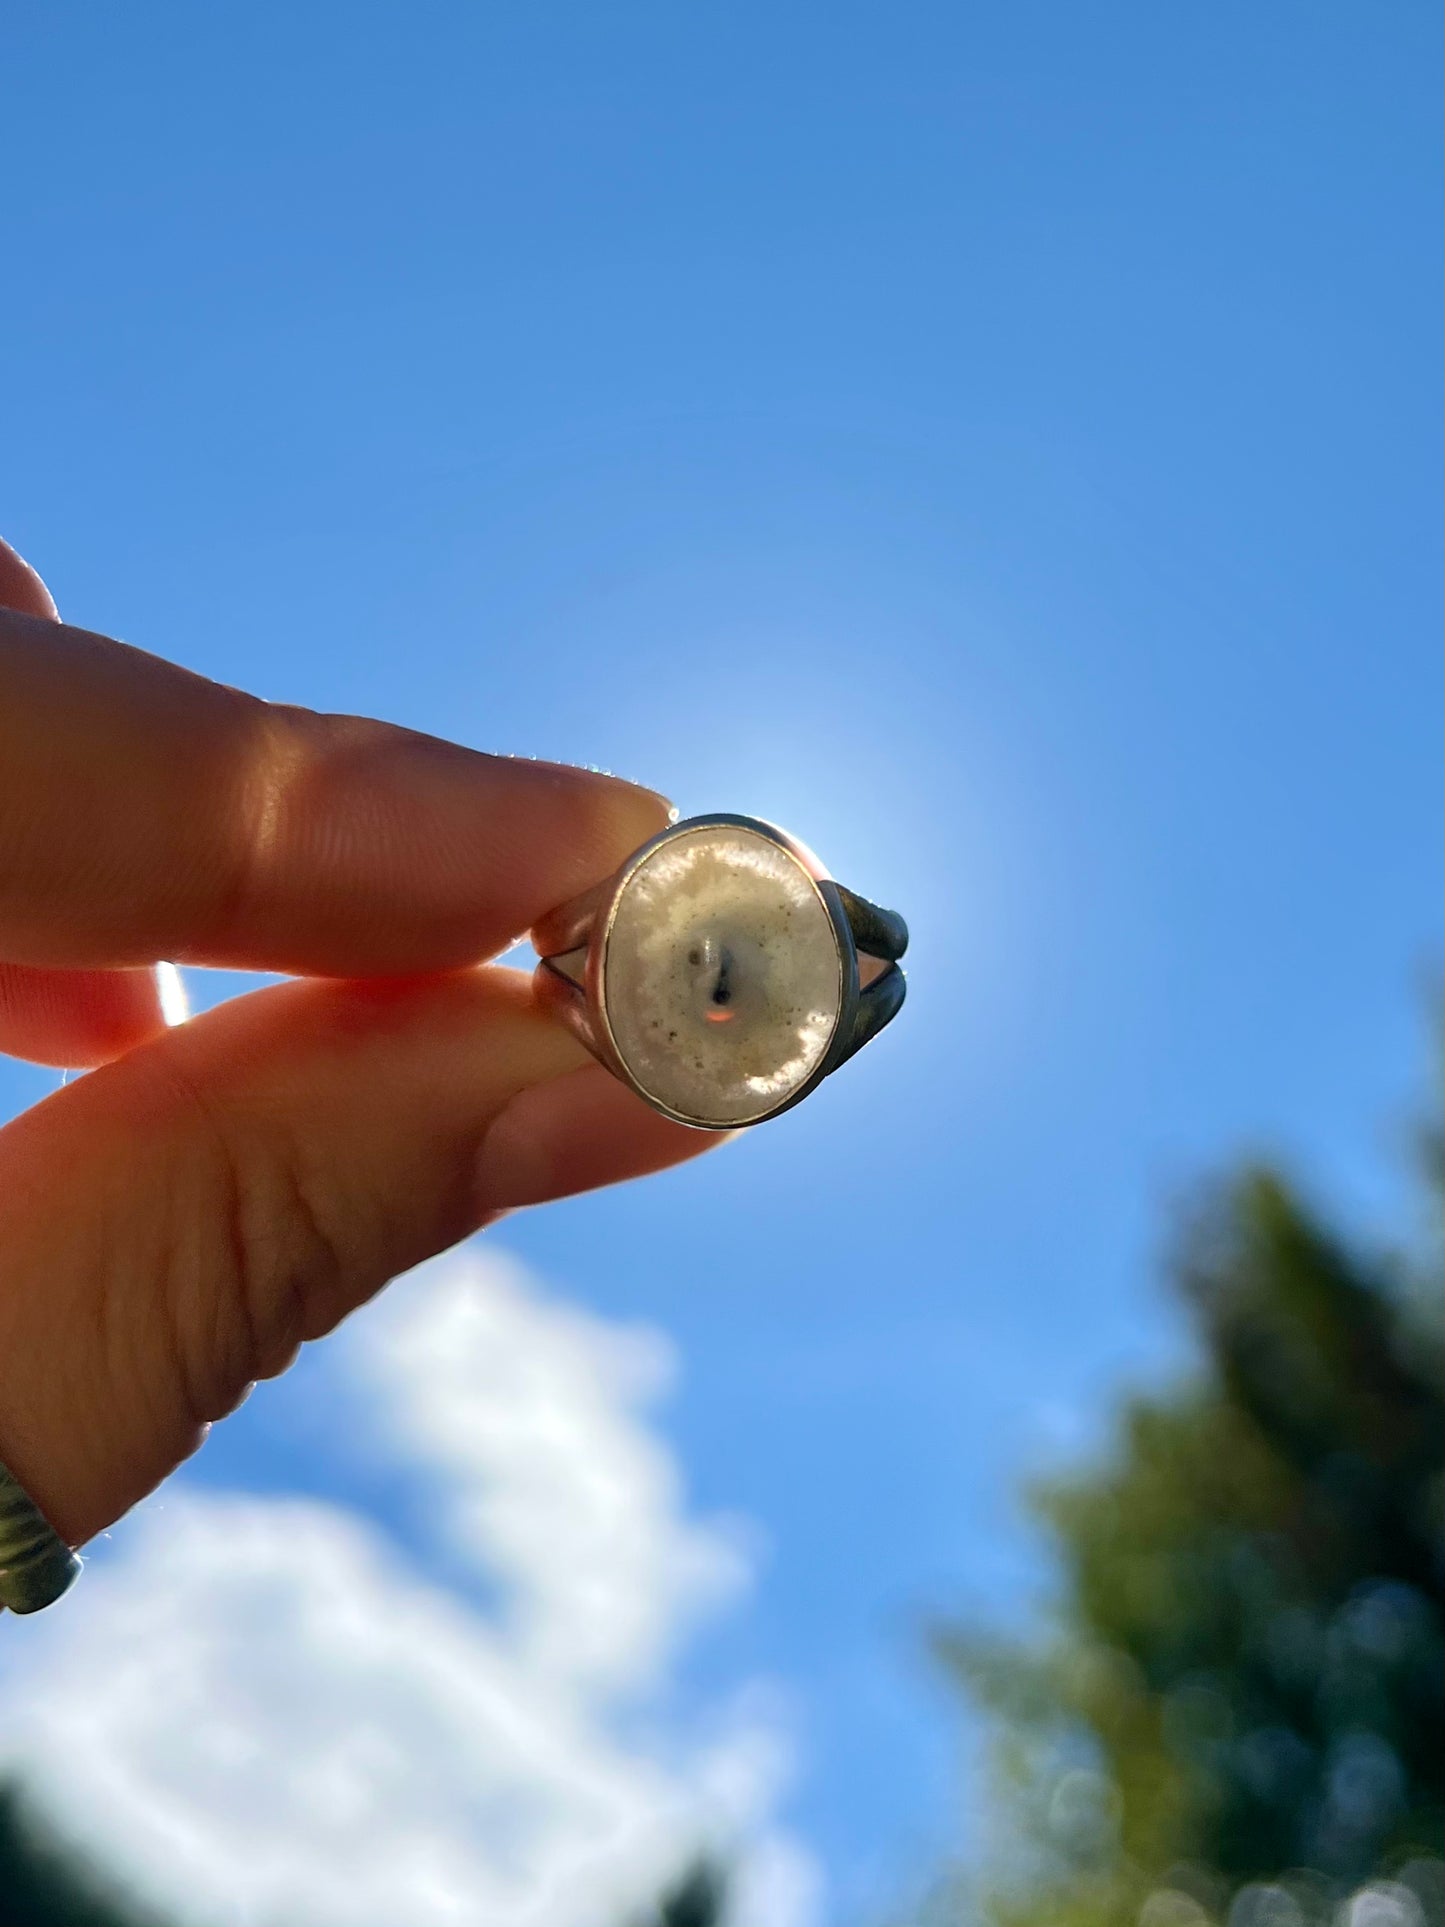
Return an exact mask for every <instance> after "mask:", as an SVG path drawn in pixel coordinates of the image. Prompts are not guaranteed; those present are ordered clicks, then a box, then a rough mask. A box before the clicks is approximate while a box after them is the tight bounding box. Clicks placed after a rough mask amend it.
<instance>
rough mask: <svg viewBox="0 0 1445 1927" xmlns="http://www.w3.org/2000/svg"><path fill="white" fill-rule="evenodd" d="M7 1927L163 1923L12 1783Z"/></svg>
mask: <svg viewBox="0 0 1445 1927" xmlns="http://www.w3.org/2000/svg"><path fill="white" fill-rule="evenodd" d="M0 1923H3V1927H163V1923H161V1922H160V1921H159V1920H157V1918H156V1916H155V1915H154V1914H150V1913H142V1912H141V1911H140V1910H139V1909H138V1908H135V1907H130V1906H127V1905H126V1904H125V1902H124V1901H123V1900H121V1899H120V1898H119V1896H118V1895H117V1894H116V1893H115V1890H114V1888H113V1887H111V1886H109V1885H108V1884H107V1883H106V1881H105V1879H104V1878H103V1876H102V1875H101V1874H100V1872H99V1871H98V1870H97V1869H96V1868H95V1867H93V1866H92V1865H91V1864H90V1863H89V1862H88V1861H87V1860H86V1859H85V1858H84V1857H83V1856H81V1855H79V1854H77V1853H76V1852H75V1851H74V1850H73V1849H72V1848H70V1847H69V1846H67V1845H65V1844H64V1843H62V1842H61V1841H60V1840H59V1839H58V1838H57V1837H56V1836H55V1835H54V1834H53V1833H51V1831H50V1830H49V1828H48V1827H46V1826H45V1825H44V1824H43V1823H42V1822H41V1821H40V1820H39V1819H38V1817H37V1816H36V1815H35V1813H34V1812H33V1811H32V1809H31V1806H30V1803H29V1801H27V1800H26V1799H25V1797H24V1795H23V1794H22V1793H20V1792H19V1791H18V1789H17V1788H15V1787H13V1786H0Z"/></svg>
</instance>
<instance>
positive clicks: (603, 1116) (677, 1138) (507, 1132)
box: [478, 1064, 732, 1210]
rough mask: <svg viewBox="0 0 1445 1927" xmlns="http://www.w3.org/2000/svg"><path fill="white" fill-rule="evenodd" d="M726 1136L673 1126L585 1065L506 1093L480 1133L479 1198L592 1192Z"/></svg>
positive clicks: (520, 1201)
mask: <svg viewBox="0 0 1445 1927" xmlns="http://www.w3.org/2000/svg"><path fill="white" fill-rule="evenodd" d="M729 1135H732V1134H730V1133H725V1132H710V1131H696V1130H693V1129H692V1128H691V1127H690V1126H689V1125H686V1124H674V1123H673V1122H672V1121H671V1119H669V1118H665V1117H663V1116H661V1115H660V1113H658V1112H657V1111H654V1110H653V1109H652V1108H651V1107H650V1106H649V1105H647V1104H644V1103H643V1101H642V1099H641V1098H640V1097H638V1096H637V1095H636V1093H635V1092H633V1091H630V1090H628V1088H627V1086H626V1085H625V1084H620V1083H619V1082H618V1081H617V1079H616V1078H615V1077H614V1076H613V1075H612V1073H611V1072H610V1071H606V1070H604V1069H603V1068H602V1066H601V1065H600V1064H587V1065H585V1066H584V1067H583V1068H582V1069H581V1070H575V1071H572V1072H570V1073H569V1074H568V1075H567V1076H565V1077H554V1078H550V1079H549V1080H548V1081H547V1082H546V1083H545V1084H538V1085H535V1086H534V1087H533V1088H532V1089H531V1090H527V1091H523V1092H521V1093H520V1095H518V1096H517V1097H515V1098H513V1100H512V1102H511V1103H510V1104H509V1105H508V1106H507V1108H506V1110H505V1111H503V1113H502V1115H501V1116H500V1117H499V1118H498V1119H497V1121H496V1123H495V1124H494V1125H493V1126H492V1128H491V1130H490V1131H488V1133H487V1142H486V1156H485V1159H484V1162H483V1166H482V1182H481V1187H480V1189H479V1192H478V1197H479V1201H480V1202H481V1203H482V1204H483V1205H484V1206H485V1207H486V1208H487V1209H488V1210H491V1209H493V1208H498V1207H500V1208H506V1209H515V1208H516V1207H517V1206H519V1205H526V1204H544V1203H546V1202H547V1201H548V1200H550V1199H552V1198H563V1197H571V1196H572V1195H574V1194H575V1193H576V1192H578V1191H595V1190H596V1189H597V1188H598V1186H599V1185H604V1184H616V1183H617V1182H618V1181H619V1180H620V1179H622V1178H631V1177H641V1176H642V1175H643V1173H644V1172H648V1171H664V1170H666V1169H667V1168H668V1166H669V1165H673V1164H681V1163H683V1162H684V1160H685V1159H687V1158H693V1157H696V1156H697V1155H698V1153H699V1152H700V1151H704V1150H706V1149H707V1148H708V1147H709V1145H717V1144H720V1143H724V1142H726V1140H727V1138H728V1136H729ZM494 1199H495V1201H496V1203H495V1206H494V1204H493V1200H494Z"/></svg>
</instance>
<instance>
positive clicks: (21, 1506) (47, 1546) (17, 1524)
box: [0, 1465, 80, 1613]
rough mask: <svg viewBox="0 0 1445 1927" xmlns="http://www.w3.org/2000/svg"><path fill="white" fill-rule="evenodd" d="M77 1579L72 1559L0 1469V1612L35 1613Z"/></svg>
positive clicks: (74, 1557)
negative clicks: (2, 1610) (3, 1608)
mask: <svg viewBox="0 0 1445 1927" xmlns="http://www.w3.org/2000/svg"><path fill="white" fill-rule="evenodd" d="M79 1574H80V1559H79V1558H78V1556H77V1555H76V1554H75V1553H73V1552H72V1551H71V1549H70V1547H69V1546H68V1545H66V1543H65V1541H64V1540H63V1539H62V1538H61V1536H60V1534H59V1533H58V1532H57V1531H56V1530H55V1528H54V1527H53V1526H52V1525H51V1523H50V1521H49V1520H48V1519H47V1518H46V1516H45V1514H44V1513H43V1512H42V1511H41V1510H40V1507H39V1506H38V1505H36V1503H35V1501H34V1500H33V1499H32V1498H31V1496H30V1494H29V1493H28V1492H27V1491H26V1490H25V1488H24V1486H23V1485H21V1483H20V1481H19V1480H18V1479H17V1478H16V1477H15V1475H14V1473H12V1472H8V1471H7V1470H6V1469H5V1467H4V1466H3V1465H0V1606H8V1607H9V1608H10V1610H11V1612H13V1613H38V1612H39V1611H40V1609H41V1608H42V1607H43V1606H53V1605H54V1604H55V1602H56V1600H57V1599H59V1598H60V1596H61V1594H62V1593H65V1592H69V1590H70V1588H71V1587H72V1586H73V1585H74V1584H75V1581H76V1579H77V1578H78V1577H79Z"/></svg>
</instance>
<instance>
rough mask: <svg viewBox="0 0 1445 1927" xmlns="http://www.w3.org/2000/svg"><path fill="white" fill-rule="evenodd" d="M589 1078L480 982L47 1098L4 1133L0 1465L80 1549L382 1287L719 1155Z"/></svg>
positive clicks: (445, 986) (427, 988)
mask: <svg viewBox="0 0 1445 1927" xmlns="http://www.w3.org/2000/svg"><path fill="white" fill-rule="evenodd" d="M587 1062H588V1060H587V1059H586V1058H585V1056H584V1055H583V1053H582V1051H581V1049H580V1047H579V1046H578V1045H577V1044H576V1043H574V1042H573V1040H572V1039H571V1038H570V1037H568V1036H567V1035H566V1034H565V1033H564V1032H563V1031H561V1030H560V1029H559V1028H558V1027H556V1026H555V1025H554V1024H552V1023H551V1022H550V1021H548V1020H547V1019H546V1018H545V1017H544V1016H543V1015H542V1014H541V1013H540V1012H539V1011H538V1010H537V1009H536V1007H535V1006H534V1004H533V1003H532V999H531V994H530V988H529V986H528V984H527V982H526V980H525V979H524V978H523V977H521V975H520V973H517V972H514V971H510V970H505V969H501V968H498V967H495V966H494V967H490V968H482V969H477V970H470V971H463V972H458V973H455V974H453V975H450V976H445V977H431V978H426V979H412V980H406V981H400V982H398V981H396V980H390V981H371V982H366V983H340V982H324V981H312V982H298V983H289V984H284V985H278V986H276V987H274V988H272V989H269V990H262V991H257V992H255V993H253V994H252V995H250V996H246V997H241V998H238V999H236V1000H235V1001H234V1002H233V1003H230V1004H225V1005H222V1006H220V1007H219V1008H218V1009H215V1010H213V1011H210V1012H208V1013H206V1014H205V1015H204V1016H201V1017H198V1018H195V1019H193V1020H192V1021H191V1022H190V1023H188V1024H186V1025H183V1026H181V1027H179V1028H178V1029H175V1030H172V1031H168V1032H166V1033H165V1034H164V1035H163V1036H161V1037H159V1038H157V1039H155V1040H154V1041H153V1042H152V1043H150V1044H147V1045H144V1046H142V1047H141V1048H139V1049H137V1050H134V1051H132V1052H130V1053H129V1054H128V1055H127V1056H125V1057H123V1058H121V1059H119V1060H117V1061H116V1062H114V1063H112V1064H107V1065H104V1066H102V1067H101V1068H100V1069H98V1070H96V1071H93V1072H91V1073H90V1075H88V1076H87V1077H85V1078H83V1079H82V1080H81V1081H80V1082H79V1083H77V1084H74V1085H71V1086H69V1087H68V1088H66V1089H64V1090H61V1091H58V1092H56V1093H55V1094H54V1095H53V1096H52V1097H50V1098H48V1099H46V1100H45V1101H44V1102H43V1103H41V1104H39V1105H38V1106H36V1107H35V1109H34V1110H32V1111H29V1112H27V1113H26V1114H25V1115H24V1116H22V1117H20V1118H19V1119H17V1120H16V1121H15V1122H14V1123H12V1124H10V1125H8V1126H7V1127H6V1128H5V1129H4V1130H3V1131H0V1461H3V1462H4V1463H5V1464H6V1465H8V1466H9V1467H10V1469H11V1470H12V1471H13V1472H14V1474H15V1476H16V1477H17V1478H18V1479H19V1480H20V1481H21V1483H22V1484H23V1485H24V1486H25V1487H26V1488H27V1489H28V1490H29V1491H30V1492H31V1494H32V1495H33V1496H34V1498H35V1500H36V1502H37V1503H38V1504H39V1505H40V1507H41V1509H42V1510H43V1511H44V1512H45V1513H46V1515H47V1517H48V1518H49V1519H50V1520H51V1522H52V1524H53V1525H54V1526H55V1527H56V1529H57V1531H59V1532H60V1534H61V1535H62V1537H64V1538H66V1539H67V1540H68V1541H69V1542H70V1543H71V1544H78V1543H80V1542H81V1541H82V1540H83V1539H85V1538H87V1537H88V1536H90V1535H91V1534H92V1533H94V1532H96V1531H98V1530H100V1529H101V1528H102V1527H104V1526H106V1525H108V1524H109V1523H110V1522H111V1521H112V1520H114V1519H116V1518H118V1517H119V1516H120V1514H121V1513H122V1512H124V1511H125V1510H126V1509H127V1508H128V1507H129V1506H130V1505H132V1504H133V1503H134V1502H135V1501H136V1500H137V1499H138V1498H140V1497H142V1496H143V1495H144V1494H145V1493H146V1492H148V1491H150V1490H151V1489H152V1487H154V1486H155V1485H156V1484H158V1483H159V1482H160V1480H161V1479H163V1478H164V1477H165V1476H166V1474H167V1473H168V1472H170V1471H171V1470H172V1468H173V1467H174V1466H176V1465H177V1464H178V1463H179V1462H180V1461H181V1460H182V1459H184V1458H185V1457H186V1456H187V1455H188V1454H189V1453H190V1452H192V1451H193V1450H194V1449H195V1447H196V1446H197V1445H198V1444H199V1442H200V1440H201V1439H202V1438H203V1437H204V1434H205V1431H206V1429H207V1427H208V1425H209V1423H210V1421H212V1420H213V1419H216V1418H219V1417H221V1416H222V1415H224V1414H225V1413H226V1412H228V1411H230V1410H231V1409H232V1408H233V1407H234V1406H235V1405H236V1404H237V1403H238V1401H239V1400H240V1398H241V1397H242V1396H243V1394H244V1392H245V1390H246V1388H247V1386H248V1385H249V1383H250V1382H251V1381H252V1380H254V1379H257V1378H264V1377H270V1376H273V1375H274V1374H276V1373H277V1372H279V1371H282V1370H284V1369H285V1367H286V1365H287V1364H288V1363H289V1362H290V1361H291V1359H292V1358H293V1357H294V1355H295V1352H296V1349H297V1347H298V1346H299V1345H300V1344H301V1343H302V1342H303V1341H304V1340H306V1339H310V1338H315V1337H318V1336H320V1335H321V1334H322V1333H324V1332H327V1331H329V1330H331V1328H332V1327H333V1326H334V1325H335V1324H336V1323H337V1322H338V1321H339V1320H340V1319H341V1318H343V1317H344V1316H345V1315H346V1314H347V1312H349V1311H350V1310H352V1309H353V1308H354V1307H355V1306H357V1305H359V1304H360V1303H361V1302H362V1301H363V1300H364V1299H366V1298H368V1297H370V1296H371V1295H372V1294H373V1293H374V1292H375V1291H377V1290H378V1289H379V1288H380V1287H381V1285H383V1284H384V1283H385V1282H386V1280H387V1279H388V1278H390V1277H392V1276H393V1275H395V1274H396V1273H397V1272H399V1271H403V1270H406V1269H407V1268H409V1267H410V1266H412V1265H414V1264H417V1263H419V1262H420V1261H421V1260H422V1259H423V1258H425V1257H428V1256H430V1255H431V1254H432V1253H433V1252H436V1251H439V1250H441V1249H443V1248H444V1247H446V1246H447V1245H450V1244H452V1243H454V1242H455V1241H456V1240H457V1239H459V1238H461V1237H463V1236H465V1235H466V1234H467V1233H468V1232H470V1231H472V1230H475V1229H476V1228H477V1227H478V1225H479V1224H481V1223H483V1222H486V1221H488V1220H489V1219H490V1217H492V1216H494V1215H496V1213H497V1212H498V1211H499V1210H500V1209H503V1208H505V1207H507V1206H509V1205H513V1204H523V1203H534V1202H540V1201H541V1200H542V1199H543V1198H545V1197H552V1196H560V1195H562V1194H564V1193H565V1192H567V1191H569V1190H577V1189H582V1188H585V1187H587V1186H590V1185H592V1184H597V1183H603V1182H609V1181H611V1180H614V1179H616V1178H620V1177H626V1176H630V1175H634V1174H636V1173H640V1172H642V1171H646V1170H649V1169H656V1168H658V1167H660V1166H662V1165H664V1164H668V1163H672V1162H675V1161H676V1160H677V1159H679V1158H681V1157H684V1156H687V1155H689V1154H691V1153H692V1152H693V1151H696V1150H700V1149H702V1148H703V1146H704V1145H705V1144H706V1143H707V1142H708V1141H709V1140H708V1138H707V1136H706V1134H705V1133H701V1132H696V1131H689V1130H687V1129H686V1128H685V1127H684V1126H681V1125H674V1124H670V1123H668V1122H667V1121H666V1120H664V1119H662V1118H659V1117H657V1116H655V1115H654V1114H653V1113H652V1112H650V1111H648V1110H647V1109H646V1107H645V1106H644V1105H643V1104H642V1103H641V1102H640V1100H638V1099H637V1098H635V1097H634V1096H633V1095H632V1094H631V1093H630V1092H628V1091H626V1090H624V1089H623V1088H622V1086H620V1085H618V1084H616V1083H615V1082H614V1080H612V1079H611V1078H609V1077H608V1076H607V1074H606V1073H605V1072H604V1071H602V1070H600V1069H599V1068H596V1067H593V1072H594V1073H595V1075H593V1074H592V1073H588V1072H586V1071H583V1070H580V1069H579V1066H582V1065H585V1064H586V1063H587ZM554 1087H555V1088H556V1090H557V1092H558V1095H559V1097H560V1098H562V1099H563V1101H562V1102H561V1103H559V1104H548V1103H545V1102H541V1101H540V1100H541V1099H542V1097H543V1094H544V1092H547V1091H550V1090H551V1089H553V1088H554ZM564 1094H565V1095H564ZM503 1118H506V1119H507V1120H508V1125H507V1130H506V1131H505V1132H499V1135H498V1139H497V1155H496V1157H495V1158H493V1157H492V1155H491V1153H490V1151H489V1142H488V1141H489V1137H490V1134H491V1130H492V1127H493V1125H494V1124H496V1123H498V1121H499V1120H501V1119H503ZM513 1119H516V1120H518V1122H517V1123H513V1122H512V1120H513Z"/></svg>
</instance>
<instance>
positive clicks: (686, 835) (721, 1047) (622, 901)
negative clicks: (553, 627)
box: [533, 814, 908, 1131]
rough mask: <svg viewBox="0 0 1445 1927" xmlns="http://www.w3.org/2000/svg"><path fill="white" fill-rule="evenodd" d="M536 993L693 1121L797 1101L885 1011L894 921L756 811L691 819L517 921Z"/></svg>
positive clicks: (724, 1119) (734, 1120)
mask: <svg viewBox="0 0 1445 1927" xmlns="http://www.w3.org/2000/svg"><path fill="white" fill-rule="evenodd" d="M533 941H534V944H535V946H536V949H537V953H538V956H539V957H540V958H541V962H540V963H539V964H538V967H537V971H536V975H535V979H534V981H535V984H536V991H537V995H538V998H539V1000H540V1001H541V1002H542V1003H543V1004H544V1005H545V1006H546V1007H547V1008H549V1009H550V1010H552V1011H553V1012H554V1014H556V1015H557V1016H558V1017H559V1018H560V1019H561V1020H562V1022H564V1023H565V1024H566V1025H567V1027H568V1028H569V1029H570V1030H571V1031H572V1032H573V1033H574V1035H575V1036H576V1037H577V1038H578V1039H579V1040H580V1041H581V1042H582V1043H583V1044H584V1045H585V1046H586V1047H587V1049H588V1050H590V1051H591V1052H592V1054H593V1056H594V1057H596V1058H597V1059H598V1060H599V1061H600V1062H601V1063H603V1064H605V1065H606V1066H607V1068H608V1069H609V1070H610V1071H612V1072H613V1073H614V1075H615V1076H617V1077H619V1078H621V1079H622V1081H623V1082H624V1083H626V1084H629V1085H630V1086H631V1087H632V1089H633V1090H635V1091H636V1092H637V1093H638V1095H639V1096H641V1097H642V1098H644V1099H645V1100H646V1101H647V1102H648V1103H649V1104H650V1105H651V1106H652V1107H653V1109H654V1110H658V1111H661V1112H662V1113H663V1115H664V1116H666V1117H671V1118H673V1119H675V1120H676V1121H677V1122H679V1123H684V1124H691V1125H693V1126H695V1127H697V1128H699V1129H702V1130H719V1131H720V1130H736V1129H738V1128H739V1127H741V1126H744V1125H750V1124H756V1123H761V1122H762V1121H763V1119H764V1118H770V1117H775V1116H777V1115H778V1113H779V1112H781V1111H785V1110H788V1109H790V1108H791V1107H792V1105H794V1104H797V1103H799V1102H801V1100H802V1099H803V1098H804V1097H806V1096H807V1095H808V1094H809V1092H811V1091H812V1090H814V1089H815V1088H816V1087H817V1085H818V1084H819V1083H820V1082H821V1081H822V1079H823V1078H824V1077H826V1076H828V1075H829V1074H830V1073H831V1072H833V1071H835V1070H836V1069H838V1067H839V1066H840V1065H841V1064H843V1063H846V1061H847V1060H848V1059H849V1058H850V1057H852V1056H853V1055H854V1053H855V1052H856V1051H858V1050H860V1049H861V1048H862V1046H863V1045H864V1044H866V1043H867V1042H868V1041H869V1040H870V1039H871V1038H873V1037H876V1036H877V1034H878V1033H879V1031H881V1030H882V1029H883V1027H884V1026H885V1025H886V1024H887V1023H889V1022H890V1021H891V1019H892V1018H893V1017H895V1016H896V1015H897V1013H898V1011H899V1009H900V1007H901V1006H902V1003H903V998H904V993H905V989H906V985H905V981H904V976H903V972H902V971H901V970H900V969H899V967H898V966H899V959H900V958H901V957H902V956H903V953H904V951H905V950H906V949H907V946H908V929H907V926H906V925H905V923H904V921H903V919H902V917H900V916H898V915H897V914H896V913H895V912H894V911H891V910H882V909H880V908H879V907H878V906H877V905H876V904H873V903H870V902H869V901H868V900H867V899H866V898H865V897H860V896H857V895H855V893H854V892H853V891H851V890H848V889H845V888H844V887H843V885H842V884H840V883H837V882H835V881H834V879H833V878H832V877H830V876H829V875H828V873H827V871H826V870H825V869H824V868H823V867H822V865H821V864H820V863H819V862H818V860H817V858H816V857H815V856H814V855H813V854H812V852H811V851H810V850H808V849H807V848H806V847H805V846H804V845H803V844H800V843H798V842H797V841H796V840H795V839H794V838H793V837H790V836H788V835H787V834H786V832H784V831H782V830H779V829H778V828H776V827H775V826H774V825H773V824H771V823H764V822H762V821H761V820H760V819H758V818H756V817H750V816H734V815H726V814H718V815H714V816H697V817H690V818H688V819H687V820H685V821H683V822H680V823H675V824H674V825H673V826H672V827H671V828H670V829H667V830H664V831H663V832H662V833H661V834H660V835H659V836H655V837H653V838H652V839H651V841H650V842H648V843H644V844H643V846H642V847H641V849H639V850H637V851H635V852H634V853H633V855H632V856H631V857H630V858H629V859H628V860H627V862H626V863H624V864H623V865H622V867H621V869H619V870H618V871H617V872H616V873H615V874H614V875H613V876H611V877H609V878H608V879H607V880H606V881H605V882H604V883H600V884H598V885H596V886H595V887H594V888H593V889H591V890H589V891H587V892H585V893H584V894H583V895H582V896H580V897H577V898H574V899H573V900H572V901H571V902H570V903H567V904H563V905H562V906H561V907H560V908H559V909H557V910H554V911H553V912H552V913H551V914H550V915H549V916H547V917H546V918H544V919H543V921H542V922H541V923H540V924H539V925H538V927H537V929H536V931H535V932H534V933H533Z"/></svg>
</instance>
